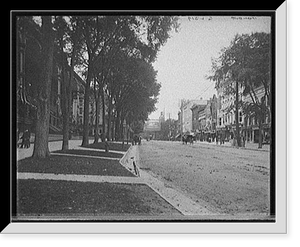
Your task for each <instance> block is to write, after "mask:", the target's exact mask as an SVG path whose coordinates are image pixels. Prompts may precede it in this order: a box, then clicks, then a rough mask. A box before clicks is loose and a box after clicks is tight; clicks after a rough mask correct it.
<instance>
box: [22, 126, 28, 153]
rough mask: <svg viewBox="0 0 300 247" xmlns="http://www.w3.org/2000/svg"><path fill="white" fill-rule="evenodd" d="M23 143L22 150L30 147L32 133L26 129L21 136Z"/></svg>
mask: <svg viewBox="0 0 300 247" xmlns="http://www.w3.org/2000/svg"><path fill="white" fill-rule="evenodd" d="M21 139H22V143H21V148H29V147H30V132H29V131H28V129H26V130H25V131H24V132H23V135H22V136H21Z"/></svg>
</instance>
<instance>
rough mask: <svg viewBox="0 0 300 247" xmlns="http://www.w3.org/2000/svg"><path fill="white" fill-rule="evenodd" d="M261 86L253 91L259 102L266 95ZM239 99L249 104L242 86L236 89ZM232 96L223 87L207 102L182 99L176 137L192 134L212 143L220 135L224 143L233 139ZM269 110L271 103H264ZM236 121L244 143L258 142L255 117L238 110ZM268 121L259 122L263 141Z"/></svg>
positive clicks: (268, 136) (268, 125) (257, 125)
mask: <svg viewBox="0 0 300 247" xmlns="http://www.w3.org/2000/svg"><path fill="white" fill-rule="evenodd" d="M264 90H265V89H264V87H263V86H260V87H257V88H256V89H255V94H256V97H257V99H258V100H261V98H262V97H264V95H265V91H264ZM239 98H240V100H241V101H242V102H249V103H250V102H252V99H251V97H250V95H246V96H244V95H243V87H242V86H241V87H240V89H239ZM234 102H235V96H234V95H228V94H225V93H224V88H222V87H221V88H219V89H218V90H217V95H215V94H214V95H213V97H212V98H210V99H208V100H203V99H199V100H182V101H181V107H180V111H179V112H178V120H177V131H176V134H177V138H179V137H180V136H181V134H185V133H187V134H192V135H194V136H195V137H196V139H197V140H202V141H213V140H215V138H216V137H217V136H218V135H220V134H222V135H223V136H224V137H225V141H226V140H227V141H228V140H230V139H233V138H234V136H235V132H236V116H235V111H234V108H232V107H231V106H233V105H234ZM265 104H266V106H267V107H268V108H270V102H269V101H268V100H266V101H265ZM238 122H239V129H240V135H241V137H242V138H243V140H244V141H247V142H253V143H258V141H259V124H258V118H257V116H255V115H252V116H247V114H245V113H244V112H243V110H242V109H240V110H239V111H238ZM270 128H271V119H270V117H269V115H268V114H266V115H265V116H264V119H263V121H262V141H263V143H268V142H269V141H270Z"/></svg>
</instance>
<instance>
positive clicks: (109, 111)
mask: <svg viewBox="0 0 300 247" xmlns="http://www.w3.org/2000/svg"><path fill="white" fill-rule="evenodd" d="M111 107H112V97H110V98H109V102H108V118H107V119H108V120H107V139H108V140H109V141H110V139H111Z"/></svg>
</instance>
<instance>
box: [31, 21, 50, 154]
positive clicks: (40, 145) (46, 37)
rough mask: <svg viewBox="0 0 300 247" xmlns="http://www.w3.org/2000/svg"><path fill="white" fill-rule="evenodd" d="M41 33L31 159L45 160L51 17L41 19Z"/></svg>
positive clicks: (48, 109) (47, 129) (47, 132)
mask: <svg viewBox="0 0 300 247" xmlns="http://www.w3.org/2000/svg"><path fill="white" fill-rule="evenodd" d="M42 32H43V47H42V52H43V62H44V64H43V71H42V75H41V81H40V87H39V94H38V99H37V101H38V104H37V119H36V126H35V140H34V150H33V157H35V158H45V157H47V156H49V154H50V152H49V147H48V136H49V118H50V95H51V81H52V72H53V51H54V34H53V30H52V23H51V16H43V17H42Z"/></svg>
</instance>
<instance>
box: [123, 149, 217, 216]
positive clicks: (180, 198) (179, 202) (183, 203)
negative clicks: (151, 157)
mask: <svg viewBox="0 0 300 247" xmlns="http://www.w3.org/2000/svg"><path fill="white" fill-rule="evenodd" d="M130 148H131V152H130V154H131V155H132V157H131V159H132V163H133V165H132V168H133V166H135V168H136V169H137V170H138V176H139V177H140V178H141V179H142V181H144V183H145V184H146V185H148V186H149V187H150V188H151V189H152V190H153V191H155V192H156V193H157V194H158V195H159V196H160V197H162V198H163V199H164V200H166V201H167V202H168V203H169V204H171V205H172V206H173V207H174V208H176V209H177V210H178V211H179V212H181V213H182V214H183V215H184V216H204V215H219V214H218V213H216V212H212V211H210V210H208V209H207V208H206V207H204V206H201V205H200V204H199V203H197V202H195V201H193V200H192V199H190V198H188V197H187V196H185V195H184V194H183V193H181V192H179V191H177V190H176V189H173V188H170V187H169V186H165V184H164V182H162V181H160V180H159V179H157V178H155V177H154V176H152V175H151V174H150V173H148V172H146V171H143V170H142V169H140V170H139V164H140V157H139V151H138V150H137V146H131V147H130ZM124 158H125V157H124ZM127 160H128V157H127ZM134 164H135V165H134ZM133 170H134V169H133Z"/></svg>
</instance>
